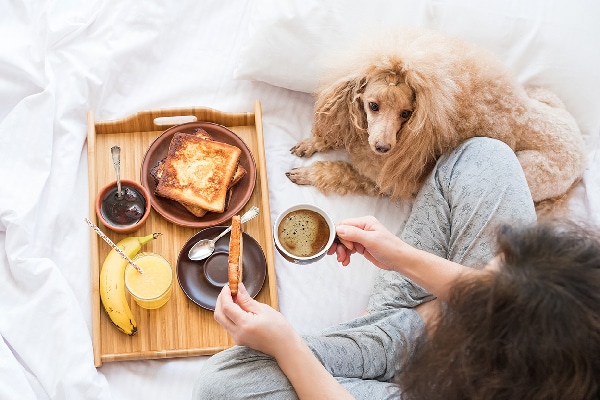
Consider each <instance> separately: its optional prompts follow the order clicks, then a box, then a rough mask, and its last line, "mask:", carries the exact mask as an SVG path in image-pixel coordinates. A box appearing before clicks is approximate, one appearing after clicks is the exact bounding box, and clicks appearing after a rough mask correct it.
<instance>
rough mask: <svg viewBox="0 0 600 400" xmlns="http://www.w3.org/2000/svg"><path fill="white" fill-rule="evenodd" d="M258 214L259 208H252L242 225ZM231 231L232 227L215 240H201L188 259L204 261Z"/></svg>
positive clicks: (242, 219) (243, 218)
mask: <svg viewBox="0 0 600 400" xmlns="http://www.w3.org/2000/svg"><path fill="white" fill-rule="evenodd" d="M258 213H259V209H258V207H256V206H252V208H250V209H249V210H248V211H246V212H245V213H244V215H242V218H240V220H241V222H242V224H243V223H245V222H248V221H250V220H251V219H252V218H254V217H256V216H257V215H258ZM230 230H231V226H230V227H228V228H227V229H225V230H224V231H223V232H221V234H220V235H219V236H217V237H216V238H214V239H202V240H199V241H198V242H197V243H196V244H195V245H193V246H192V248H191V249H190V251H189V252H188V258H189V259H190V260H194V261H199V260H204V259H205V258H206V257H208V256H210V255H211V254H212V253H213V252H214V251H215V243H216V242H217V240H219V239H221V238H222V237H223V236H225V234H226V233H227V232H229V231H230Z"/></svg>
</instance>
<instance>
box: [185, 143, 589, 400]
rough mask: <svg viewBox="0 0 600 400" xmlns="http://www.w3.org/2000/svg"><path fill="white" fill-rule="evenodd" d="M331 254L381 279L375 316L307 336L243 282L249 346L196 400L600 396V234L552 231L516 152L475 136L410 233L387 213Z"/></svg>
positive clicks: (206, 382) (236, 310)
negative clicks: (356, 258)
mask: <svg viewBox="0 0 600 400" xmlns="http://www.w3.org/2000/svg"><path fill="white" fill-rule="evenodd" d="M337 234H338V236H339V237H340V239H341V243H336V244H334V245H333V246H332V247H331V248H330V250H329V254H330V255H333V254H336V256H337V260H338V261H339V262H341V263H342V264H343V265H348V264H349V262H350V256H351V254H353V253H360V254H362V255H363V256H365V257H366V258H367V259H368V260H370V261H371V262H372V263H373V264H374V265H375V266H377V267H379V268H380V271H381V272H380V275H379V276H378V278H377V280H376V283H375V285H374V288H373V293H372V295H371V297H370V300H369V304H368V313H367V314H365V315H364V316H361V317H358V318H356V319H353V320H351V321H349V322H345V323H342V324H338V325H336V326H334V327H331V328H328V329H326V330H324V331H323V332H321V333H319V334H317V335H306V336H300V335H298V334H297V333H296V332H295V331H294V329H293V328H292V327H291V325H290V324H289V323H288V322H287V321H286V320H285V318H284V317H283V316H282V315H281V314H280V313H279V312H277V311H275V310H274V309H272V308H271V307H269V306H268V305H265V304H262V303H259V302H257V301H255V300H254V299H252V298H250V296H249V295H248V294H247V292H246V291H245V288H244V287H243V285H241V287H240V291H239V293H238V295H237V296H236V298H235V299H233V298H232V297H231V294H230V292H229V291H228V288H227V287H224V288H223V291H222V292H221V294H220V295H219V298H218V300H217V306H216V309H215V319H216V320H217V322H219V324H221V325H222V326H223V327H224V328H225V329H226V330H227V331H228V332H229V333H230V334H231V336H232V337H233V339H234V341H235V342H236V344H238V345H239V346H234V347H232V348H230V349H228V350H225V351H222V352H220V353H218V354H216V355H214V356H212V357H211V358H210V359H209V360H207V362H206V363H205V364H204V365H203V368H202V370H201V371H200V376H199V377H198V380H197V382H196V385H195V387H194V391H193V398H194V399H213V398H214V399H216V398H226V399H250V398H257V399H258V398H260V399H294V398H300V399H309V398H310V399H312V398H315V399H344V398H357V399H369V400H372V399H393V398H394V399H397V398H407V399H430V398H431V399H434V398H435V399H452V398H455V399H463V398H465V399H496V398H507V399H509V398H510V399H552V398H556V399H558V398H569V399H597V398H599V396H600V386H599V384H598V383H597V377H598V376H600V316H599V314H598V311H597V310H598V309H600V234H599V233H598V232H597V231H592V230H591V229H587V228H584V227H583V226H582V225H577V224H575V223H567V222H564V223H558V222H539V223H536V214H535V209H534V206H533V202H532V201H531V197H530V194H529V190H528V187H527V183H526V181H525V178H524V176H523V172H522V170H521V168H520V165H519V163H518V161H517V159H516V157H515V155H514V153H513V152H512V151H511V150H510V148H508V147H507V146H506V145H505V144H504V143H502V142H499V141H496V140H494V139H489V138H473V139H470V140H468V141H466V142H464V143H463V144H461V145H460V146H459V147H458V148H457V149H455V150H454V151H452V152H450V153H447V154H445V155H443V156H442V157H441V158H440V159H439V161H438V163H437V164H436V166H435V168H434V170H433V171H432V172H431V174H430V175H429V176H428V178H427V180H426V182H425V183H424V185H423V187H422V189H421V190H420V191H419V193H418V194H417V196H416V198H415V200H414V203H413V207H412V211H411V213H410V215H409V217H408V220H407V221H406V223H405V225H404V228H403V230H402V232H401V234H400V236H399V237H397V236H395V235H394V234H392V233H391V232H389V231H388V230H387V229H386V228H385V227H384V226H383V225H382V224H381V223H379V222H378V221H377V220H376V219H375V218H373V217H361V218H352V219H347V220H345V221H341V222H339V223H338V226H337Z"/></svg>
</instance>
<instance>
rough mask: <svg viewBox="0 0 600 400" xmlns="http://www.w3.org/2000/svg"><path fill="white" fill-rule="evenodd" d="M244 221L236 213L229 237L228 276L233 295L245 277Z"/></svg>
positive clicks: (232, 220)
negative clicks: (243, 259)
mask: <svg viewBox="0 0 600 400" xmlns="http://www.w3.org/2000/svg"><path fill="white" fill-rule="evenodd" d="M242 232H243V231H242V221H241V217H240V216H239V215H234V216H233V218H232V219H231V236H230V239H229V258H228V262H229V268H228V270H227V277H228V278H229V290H230V291H231V294H232V295H234V296H235V295H237V293H238V285H239V283H240V282H241V281H242V277H243V264H242V258H243V255H244V236H243V235H242Z"/></svg>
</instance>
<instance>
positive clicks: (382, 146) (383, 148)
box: [375, 142, 392, 153]
mask: <svg viewBox="0 0 600 400" xmlns="http://www.w3.org/2000/svg"><path fill="white" fill-rule="evenodd" d="M391 148H392V145H391V144H389V143H381V142H377V143H375V150H377V152H378V153H387V152H388V151H390V149H391Z"/></svg>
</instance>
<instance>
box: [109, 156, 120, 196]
mask: <svg viewBox="0 0 600 400" xmlns="http://www.w3.org/2000/svg"><path fill="white" fill-rule="evenodd" d="M110 154H111V155H112V160H113V165H114V166H115V173H116V174H117V197H119V198H120V197H121V148H120V147H119V146H113V147H111V148H110Z"/></svg>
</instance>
